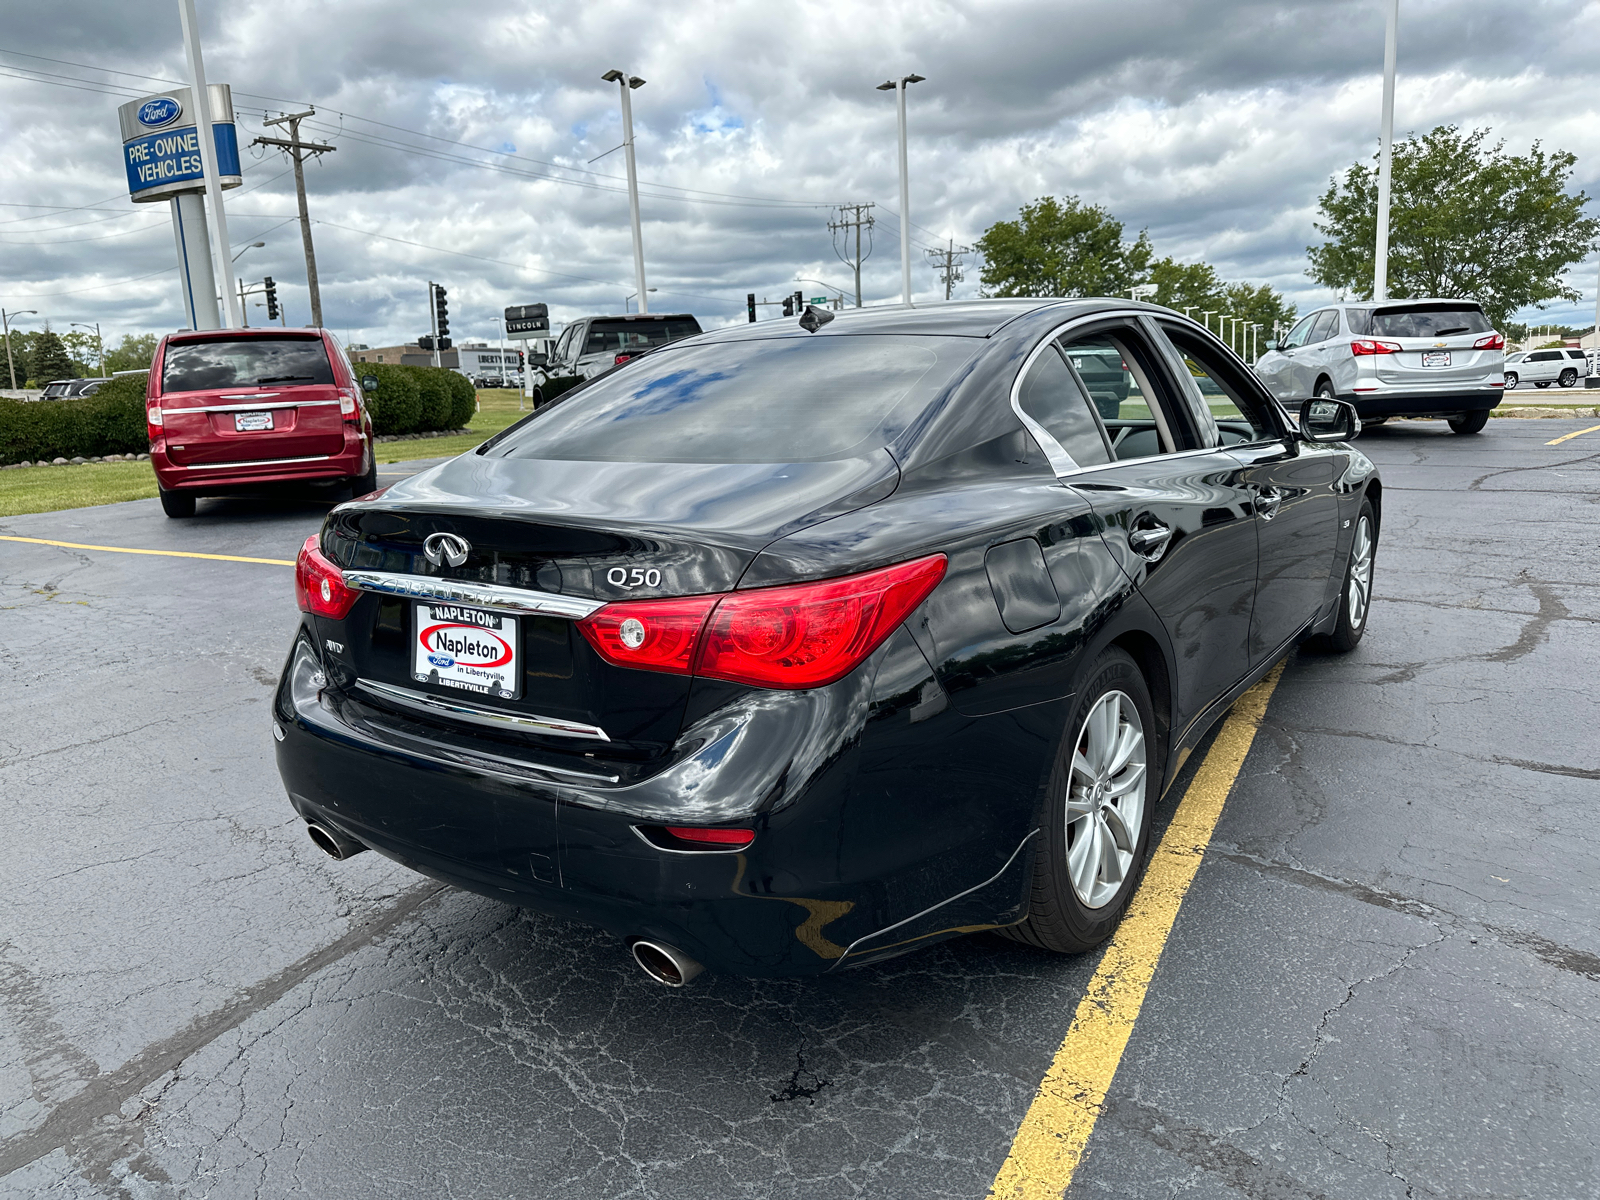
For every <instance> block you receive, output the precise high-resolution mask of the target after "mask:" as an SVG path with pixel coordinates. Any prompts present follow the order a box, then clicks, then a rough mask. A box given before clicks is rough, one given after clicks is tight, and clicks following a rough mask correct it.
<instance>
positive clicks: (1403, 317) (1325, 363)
mask: <svg viewBox="0 0 1600 1200" xmlns="http://www.w3.org/2000/svg"><path fill="white" fill-rule="evenodd" d="M1505 348H1506V343H1505V339H1504V338H1503V337H1501V336H1500V335H1499V334H1498V333H1496V332H1495V331H1494V329H1493V327H1492V326H1491V325H1490V324H1489V319H1488V317H1486V316H1484V314H1483V309H1482V308H1481V307H1479V305H1478V304H1477V303H1476V302H1474V301H1472V300H1391V301H1387V302H1383V303H1373V302H1371V301H1368V302H1366V303H1360V304H1356V303H1351V304H1330V305H1329V306H1328V307H1326V308H1319V309H1318V310H1317V311H1316V312H1314V313H1312V314H1311V315H1310V316H1308V317H1306V318H1305V319H1304V320H1302V321H1300V322H1299V323H1297V324H1296V325H1295V327H1294V328H1293V329H1291V330H1290V331H1289V335H1288V336H1287V337H1285V338H1284V339H1283V340H1282V341H1281V342H1279V343H1278V344H1277V345H1275V346H1274V347H1273V348H1272V349H1270V350H1268V351H1267V352H1266V353H1265V354H1263V355H1262V356H1261V357H1260V358H1259V359H1258V360H1257V361H1256V365H1255V371H1256V374H1257V375H1259V376H1260V377H1261V379H1262V381H1263V382H1265V383H1266V385H1267V387H1269V388H1270V389H1271V390H1272V392H1273V394H1274V395H1275V396H1277V397H1278V399H1279V400H1281V401H1283V402H1284V403H1285V405H1287V406H1288V407H1289V408H1290V409H1291V410H1294V409H1297V408H1298V405H1299V402H1300V401H1301V400H1304V399H1306V398H1308V397H1311V396H1326V397H1329V398H1330V399H1339V400H1348V401H1350V402H1351V403H1352V404H1354V405H1355V407H1356V412H1357V413H1359V414H1360V416H1361V421H1362V424H1364V425H1381V424H1383V422H1384V421H1386V420H1388V419H1389V418H1390V417H1444V418H1445V419H1447V420H1448V421H1449V422H1450V428H1451V429H1453V430H1455V432H1457V433H1477V432H1478V431H1479V430H1480V429H1482V428H1483V427H1484V426H1485V425H1486V424H1488V421H1489V411H1490V410H1491V409H1493V408H1494V407H1495V405H1497V404H1499V403H1500V399H1501V396H1502V394H1503V392H1504V389H1505V387H1506V381H1505V378H1504V376H1503V368H1504V365H1505Z"/></svg>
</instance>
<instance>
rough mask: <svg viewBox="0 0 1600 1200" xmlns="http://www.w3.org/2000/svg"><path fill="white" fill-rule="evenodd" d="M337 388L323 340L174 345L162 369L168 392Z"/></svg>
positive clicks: (164, 388)
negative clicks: (269, 387) (271, 386)
mask: <svg viewBox="0 0 1600 1200" xmlns="http://www.w3.org/2000/svg"><path fill="white" fill-rule="evenodd" d="M272 383H278V384H283V385H284V386H285V387H300V386H304V385H307V384H332V383H333V364H332V363H330V362H329V361H328V350H327V347H326V346H324V345H323V343H322V339H321V338H316V337H310V338H307V337H300V338H281V337H280V338H266V337H262V338H255V337H251V338H238V337H235V338H218V339H216V340H215V341H207V340H186V341H182V342H169V343H168V344H167V352H166V357H165V358H164V359H163V361H162V364H161V389H162V391H164V392H198V391H206V390H211V389H216V388H235V387H262V386H265V385H267V384H272Z"/></svg>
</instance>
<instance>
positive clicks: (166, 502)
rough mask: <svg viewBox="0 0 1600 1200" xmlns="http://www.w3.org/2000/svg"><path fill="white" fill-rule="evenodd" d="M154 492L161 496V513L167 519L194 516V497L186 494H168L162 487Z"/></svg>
mask: <svg viewBox="0 0 1600 1200" xmlns="http://www.w3.org/2000/svg"><path fill="white" fill-rule="evenodd" d="M156 491H157V492H158V493H159V494H160V496H161V511H162V512H164V513H166V514H167V516H169V517H192V516H194V497H193V496H192V495H190V494H189V493H188V492H169V491H167V489H166V488H164V487H159V486H158V487H157V488H156Z"/></svg>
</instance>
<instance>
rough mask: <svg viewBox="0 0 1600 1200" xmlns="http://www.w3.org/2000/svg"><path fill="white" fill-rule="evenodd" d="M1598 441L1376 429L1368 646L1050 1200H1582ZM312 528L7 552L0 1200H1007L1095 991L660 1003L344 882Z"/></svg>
mask: <svg viewBox="0 0 1600 1200" xmlns="http://www.w3.org/2000/svg"><path fill="white" fill-rule="evenodd" d="M1593 425H1594V420H1593V419H1590V420H1589V421H1573V420H1497V421H1493V422H1491V423H1490V425H1489V428H1488V429H1487V430H1486V431H1485V432H1484V433H1483V434H1482V435H1480V436H1476V437H1456V436H1453V435H1451V434H1450V433H1449V432H1448V429H1447V428H1446V427H1445V426H1444V425H1443V424H1442V423H1439V422H1402V423H1396V424H1391V425H1388V426H1385V427H1382V428H1378V429H1373V430H1370V431H1369V432H1367V433H1366V434H1364V435H1363V437H1362V439H1361V441H1360V443H1359V445H1360V447H1361V448H1362V449H1363V450H1364V451H1365V452H1366V453H1367V454H1368V455H1369V456H1370V457H1372V458H1373V459H1374V460H1375V461H1377V462H1378V463H1379V465H1380V467H1381V469H1382V471H1383V475H1384V483H1385V487H1386V491H1385V513H1384V526H1383V531H1382V540H1381V543H1380V548H1379V553H1378V565H1377V578H1376V585H1375V591H1376V598H1375V602H1374V608H1373V611H1372V617H1371V625H1370V632H1369V633H1368V635H1367V638H1366V640H1365V641H1364V642H1363V644H1362V645H1361V646H1360V647H1359V649H1358V650H1357V651H1356V652H1355V653H1354V654H1352V655H1349V656H1347V657H1323V656H1318V655H1314V654H1309V653H1301V654H1297V655H1295V656H1294V657H1293V658H1291V659H1290V660H1289V662H1288V664H1287V666H1286V668H1285V669H1284V671H1283V674H1282V676H1281V678H1280V680H1279V682H1278V683H1277V686H1276V690H1275V691H1273V692H1272V694H1271V699H1270V703H1269V704H1268V706H1267V708H1266V712H1265V716H1264V718H1263V719H1262V720H1261V723H1260V726H1259V730H1258V731H1257V732H1256V735H1255V738H1254V742H1253V743H1252V744H1250V748H1249V752H1248V755H1247V757H1245V758H1244V761H1243V766H1242V769H1240V770H1239V772H1238V775H1237V779H1236V780H1235V782H1234V783H1233V786H1232V790H1231V793H1230V794H1229V795H1228V799H1227V803H1226V806H1225V808H1224V809H1223V811H1222V816H1221V819H1220V822H1219V823H1218V824H1217V827H1216V830H1215V833H1214V835H1213V836H1212V837H1211V838H1210V841H1209V844H1208V845H1207V846H1206V849H1205V853H1204V857H1203V860H1202V862H1201V865H1200V868H1199V871H1198V874H1197V875H1196V877H1195V880H1194V883H1193V885H1192V887H1191V889H1190V891H1189V893H1188V896H1187V898H1186V900H1184V902H1183V906H1182V909H1181V911H1180V912H1179V914H1178V917H1177V920H1176V923H1175V924H1174V925H1173V927H1172V931H1171V934H1170V936H1169V937H1167V938H1166V940H1165V944H1164V948H1163V949H1162V950H1161V957H1160V965H1159V968H1158V970H1157V971H1156V974H1155V976H1154V978H1153V980H1152V981H1151V983H1150V985H1149V990H1148V993H1147V994H1146V995H1145V996H1144V1000H1143V1009H1142V1012H1141V1013H1140V1014H1139V1016H1138V1021H1137V1024H1136V1025H1135V1026H1134V1028H1133V1031H1132V1034H1131V1037H1130V1038H1129V1041H1128V1044H1127V1049H1126V1052H1125V1054H1124V1055H1123V1057H1122V1060H1121V1066H1120V1069H1118V1071H1117V1073H1116V1075H1115V1078H1114V1081H1113V1084H1112V1086H1111V1088H1110V1091H1109V1093H1108V1094H1107V1096H1106V1099H1105V1102H1104V1104H1103V1105H1100V1106H1097V1107H1096V1110H1095V1112H1094V1114H1093V1115H1094V1116H1095V1117H1097V1118H1098V1119H1097V1120H1095V1121H1094V1122H1093V1132H1092V1134H1090V1136H1089V1140H1088V1145H1087V1153H1086V1155H1085V1156H1084V1158H1083V1160H1082V1162H1081V1163H1080V1165H1079V1166H1078V1168H1077V1171H1076V1174H1075V1175H1074V1176H1073V1178H1072V1182H1071V1185H1070V1188H1069V1190H1068V1193H1067V1194H1068V1195H1069V1196H1072V1197H1091V1196H1118V1197H1125V1196H1139V1197H1146V1196H1176V1195H1180V1194H1181V1195H1184V1196H1186V1197H1197V1198H1206V1197H1235V1198H1236V1197H1248V1198H1251V1200H1282V1198H1289V1197H1307V1198H1322V1197H1327V1198H1337V1197H1355V1198H1362V1200H1365V1198H1388V1197H1452V1198H1455V1197H1495V1198H1508V1197H1539V1198H1541V1200H1543V1198H1550V1197H1594V1196H1600V1152H1597V1150H1596V1144H1597V1138H1596V1134H1597V1131H1600V1088H1597V1083H1596V1079H1597V1068H1600V1004H1597V1000H1600V899H1597V894H1596V889H1595V881H1596V879H1597V878H1600V831H1597V829H1596V827H1595V825H1594V823H1593V822H1594V821H1595V818H1596V813H1597V810H1600V786H1597V782H1600V700H1597V691H1600V689H1597V685H1596V682H1595V681H1596V679H1597V677H1600V637H1597V634H1600V571H1597V569H1596V566H1595V552H1596V540H1597V539H1596V535H1595V530H1596V529H1597V528H1600V429H1591V428H1590V427H1591V426H1593ZM1582 430H1588V432H1579V431H1582ZM1567 435H1575V436H1571V437H1568V436H1567ZM1560 438H1565V439H1566V440H1563V441H1560V442H1559V444H1556V445H1549V444H1547V443H1549V442H1551V441H1554V440H1556V439H1560ZM405 469H406V468H405V467H403V466H397V467H394V468H389V469H387V470H386V474H388V473H389V472H390V471H393V472H403V471H404V470H405ZM325 511H326V506H315V505H309V504H295V503H288V502H283V503H277V504H271V505H261V504H257V503H254V502H247V501H231V502H216V501H213V502H211V503H210V504H207V503H205V502H202V505H201V510H200V515H199V516H198V517H197V518H196V519H194V520H192V521H182V522H175V521H168V520H166V519H165V518H164V517H163V516H162V515H161V511H160V508H159V507H158V505H157V503H156V502H155V501H154V500H150V501H138V502H133V503H129V504H124V505H117V506H112V507H107V508H99V509H80V510H75V511H69V512H60V513H46V514H39V515H35V516H27V517H16V518H9V519H5V520H3V521H0V536H4V537H5V538H7V539H18V538H22V539H39V540H38V541H18V540H4V541H0V612H3V613H4V618H3V624H0V630H3V632H4V636H3V637H0V680H3V684H4V686H3V687H0V796H3V798H4V802H5V803H4V812H5V814H6V816H7V826H6V833H7V837H6V841H7V847H6V852H5V854H4V855H3V857H0V886H3V889H4V891H3V894H4V898H5V901H4V909H3V910H0V911H3V912H4V914H5V917H4V922H3V925H0V1012H3V1014H4V1019H3V1021H0V1195H3V1196H7V1197H9V1196H36V1195H37V1196H63V1197H66V1196H71V1197H79V1196H82V1197H113V1196H125V1197H134V1198H140V1200H142V1198H144V1197H168V1196H184V1197H191V1196H192V1197H200V1196H215V1197H253V1196H266V1197H270V1196H285V1195H307V1196H319V1197H369V1196H382V1197H385V1198H386V1200H388V1198H394V1200H398V1198H403V1197H404V1198H409V1197H428V1198H432V1197H439V1196H496V1197H519V1196H561V1197H566V1198H580V1197H624V1196H625V1197H686V1198H687V1197H751V1198H755V1197H808V1198H809V1197H844V1196H917V1197H945V1196H950V1197H981V1196H984V1195H985V1194H987V1193H988V1192H989V1189H990V1187H991V1185H992V1184H993V1182H994V1180H995V1178H996V1173H997V1171H999V1170H1000V1169H1001V1167H1002V1164H1003V1163H1006V1162H1007V1161H1008V1154H1010V1153H1011V1151H1012V1145H1013V1140H1014V1138H1015V1137H1016V1135H1017V1131H1018V1127H1019V1124H1021V1123H1022V1122H1023V1119H1024V1116H1025V1114H1027V1113H1028V1112H1029V1108H1030V1104H1032V1103H1033V1101H1034V1098H1035V1094H1036V1092H1037V1091H1038V1089H1039V1087H1040V1082H1041V1079H1043V1078H1044V1076H1045V1073H1046V1070H1047V1068H1049V1066H1050V1064H1051V1062H1052V1057H1053V1056H1054V1055H1055V1054H1056V1053H1057V1050H1058V1048H1059V1047H1060V1046H1061V1044H1062V1039H1063V1037H1064V1036H1065V1035H1066V1034H1067V1032H1068V1027H1069V1025H1070V1024H1071V1023H1072V1021H1073V1015H1074V1012H1075V1011H1076V1010H1077V1008H1078V1005H1079V1002H1080V1000H1082V999H1083V997H1084V995H1085V991H1086V988H1087V987H1088V986H1089V983H1090V980H1091V978H1092V977H1094V976H1095V973H1096V970H1097V967H1098V965H1099V962H1098V956H1087V957H1084V958H1077V959H1073V958H1066V959H1061V958H1052V957H1049V956H1046V955H1042V954H1039V953H1035V952H1033V951H1030V950H1027V949H1025V948H1023V947H1020V946H1017V945H1013V944H1010V943H1007V942H1004V941H1002V940H999V939H997V938H995V937H993V936H990V935H979V936H973V937H969V938H966V939H962V940H958V941H954V942H947V943H944V944H942V945H940V946H937V947H935V948H933V949H931V950H928V951H926V952H924V953H921V954H918V955H914V956H910V957H906V958H902V959H899V960H895V961H893V962H891V963H889V964H886V965H883V966H880V967H876V968H867V969H862V970H858V971H854V972H845V973H842V974H841V975H839V976H837V977H827V978H823V979H820V980H796V981H771V980H767V981H749V980H741V979H731V978H726V977H713V976H709V975H708V976H703V977H702V978H701V979H699V980H697V981H696V983H695V984H694V986H693V987H691V988H689V989H687V990H685V991H683V992H681V993H680V992H669V991H667V990H665V989H662V988H660V987H659V986H657V985H655V984H653V983H651V982H650V981H649V980H648V979H646V978H645V977H644V976H643V975H642V974H641V973H640V972H639V971H638V969H637V968H636V967H635V966H634V965H633V964H632V962H631V960H630V959H628V957H627V956H626V954H625V952H624V949H623V947H622V946H621V945H620V944H619V943H618V942H617V941H616V940H615V939H613V938H611V937H609V936H606V935H602V934H598V933H595V932H592V931H590V930H587V929H584V928H582V927H578V926H573V925H568V924H564V923H562V922H559V921H556V920H552V919H549V918H545V917H541V916H536V915H533V914H530V913H527V912H523V911H520V910H516V909H512V908H509V907H506V906H503V905H500V904H497V903H495V902H494V901H491V900H488V899H485V898H482V897H479V896H475V895H469V894H466V893H462V892H457V891H453V890H450V889H448V888H445V887H442V886H441V885H439V884H436V883H433V882H431V881H428V880H425V879H422V878H420V877H418V876H415V875H413V874H410V873H409V872H407V871H405V870H404V869H402V868H400V867H398V866H396V865H394V864H392V863H390V862H388V861H387V860H385V859H383V858H380V857H379V856H378V855H376V854H368V855H362V856H360V857H358V858H356V859H354V860H352V861H350V862H346V863H335V862H333V861H331V860H329V859H327V858H325V857H324V856H323V855H322V854H321V853H320V852H319V851H318V850H316V848H315V847H314V846H313V845H312V844H311V842H310V841H309V840H308V839H307V838H306V837H305V835H304V833H303V832H302V830H301V828H300V823H299V821H298V819H297V818H296V817H295V816H294V814H293V813H292V812H291V810H290V809H289V806H288V803H287V801H286V800H285V798H284V795H283V791H282V789H281V787H280V786H279V783H278V778H277V774H276V771H275V769H274V767H273V763H272V753H271V736H270V733H269V717H268V700H269V697H270V695H271V688H272V686H273V684H274V682H275V679H276V675H277V672H278V670H279V668H280V666H281V663H282V659H283V655H284V653H285V650H286V648H287V644H288V637H289V633H290V630H291V629H292V627H293V624H294V620H295V612H294V597H293V588H292V574H291V571H290V569H289V568H287V567H284V566H281V565H275V564H274V563H273V562H270V561H269V562H262V561H239V560H246V559H265V560H291V559H293V557H294V554H295V551H296V550H297V548H298V545H299V543H300V542H301V541H302V540H303V539H304V538H305V536H306V535H307V534H309V533H311V532H313V531H314V530H315V529H316V528H317V526H318V524H319V522H320V520H321V517H322V515H323V513H324V512H325ZM51 542H54V543H62V542H65V543H72V544H74V545H75V546H78V547H83V546H100V547H120V548H136V549H145V550H156V551H178V552H182V553H184V554H194V555H214V556H231V557H228V558H214V557H170V556H167V555H166V554H140V555H135V554H125V553H114V552H109V551H106V550H99V549H82V548H73V547H71V546H62V545H52V544H46V543H51ZM1204 754H1205V748H1202V752H1200V753H1197V754H1196V755H1195V757H1194V759H1192V760H1191V765H1190V768H1189V769H1188V775H1193V773H1194V770H1195V768H1196V767H1197V766H1200V764H1201V763H1202V761H1203V759H1204ZM1187 782H1188V780H1187V776H1186V778H1185V779H1180V781H1179V783H1178V784H1177V786H1176V787H1175V788H1174V790H1173V792H1172V793H1171V794H1170V795H1169V797H1168V800H1167V802H1166V803H1165V804H1164V805H1163V808H1162V810H1161V813H1160V814H1159V819H1161V820H1163V821H1164V820H1166V819H1167V818H1168V817H1169V816H1170V814H1171V813H1172V811H1173V809H1174V803H1175V801H1176V800H1177V798H1178V796H1179V795H1180V794H1182V793H1183V791H1184V789H1185V788H1186V786H1187ZM1008 1194H1010V1193H1008ZM1018 1194H1028V1195H1033V1194H1041V1193H1039V1192H1037V1191H1028V1190H1026V1188H1025V1189H1024V1191H1023V1192H1021V1193H1018Z"/></svg>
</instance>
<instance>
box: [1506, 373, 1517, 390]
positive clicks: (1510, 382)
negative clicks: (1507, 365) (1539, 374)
mask: <svg viewBox="0 0 1600 1200" xmlns="http://www.w3.org/2000/svg"><path fill="white" fill-rule="evenodd" d="M1516 390H1517V373H1516V372H1515V371H1507V372H1506V391H1508V392H1514V391H1516Z"/></svg>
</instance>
